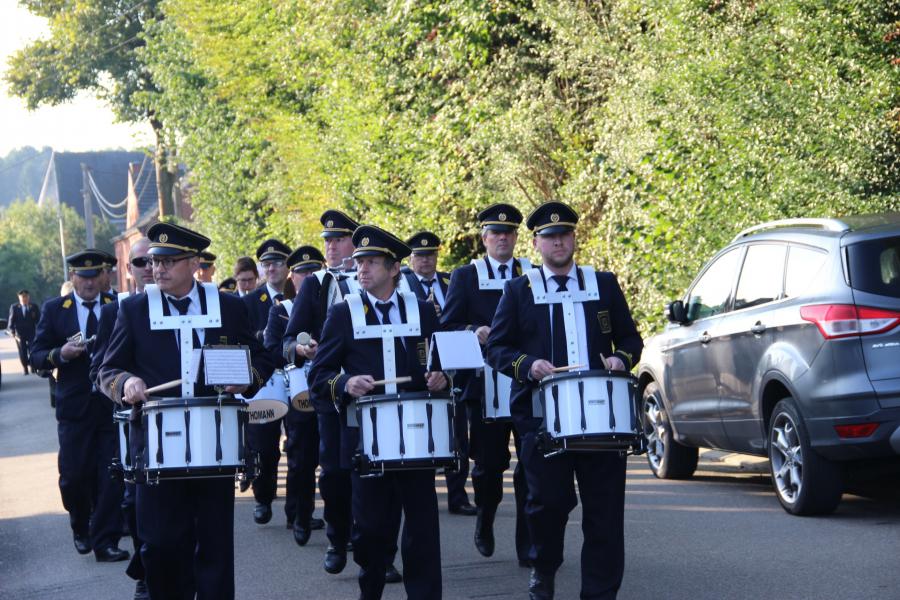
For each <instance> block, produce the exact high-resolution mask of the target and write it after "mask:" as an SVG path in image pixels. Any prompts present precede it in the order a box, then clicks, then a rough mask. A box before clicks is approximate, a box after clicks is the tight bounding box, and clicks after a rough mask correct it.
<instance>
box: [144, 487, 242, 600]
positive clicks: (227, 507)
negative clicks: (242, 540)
mask: <svg viewBox="0 0 900 600" xmlns="http://www.w3.org/2000/svg"><path fill="white" fill-rule="evenodd" d="M137 515H138V535H139V536H140V537H141V539H142V540H143V541H144V544H143V547H142V549H141V560H142V562H143V565H144V569H145V571H146V581H147V587H148V588H149V590H150V597H151V598H153V600H193V598H194V597H195V595H196V598H197V600H233V598H234V480H233V479H231V478H211V479H185V480H179V481H162V482H161V483H160V484H159V485H138V486H137Z"/></svg>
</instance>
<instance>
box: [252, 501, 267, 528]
mask: <svg viewBox="0 0 900 600" xmlns="http://www.w3.org/2000/svg"><path fill="white" fill-rule="evenodd" d="M253 520H254V521H256V522H257V523H259V524H260V525H265V524H266V523H268V522H269V521H271V520H272V505H271V504H264V503H262V502H257V503H256V508H254V509H253Z"/></svg>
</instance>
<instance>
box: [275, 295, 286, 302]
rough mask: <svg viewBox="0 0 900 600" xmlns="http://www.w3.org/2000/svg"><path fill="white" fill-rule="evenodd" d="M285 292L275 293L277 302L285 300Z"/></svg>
mask: <svg viewBox="0 0 900 600" xmlns="http://www.w3.org/2000/svg"><path fill="white" fill-rule="evenodd" d="M283 301H284V294H275V302H283Z"/></svg>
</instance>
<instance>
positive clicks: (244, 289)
mask: <svg viewBox="0 0 900 600" xmlns="http://www.w3.org/2000/svg"><path fill="white" fill-rule="evenodd" d="M233 274H234V281H235V283H236V284H237V295H238V296H240V297H241V298H243V297H244V296H246V295H247V294H249V293H250V292H252V291H253V290H255V289H256V282H257V281H259V270H258V269H257V268H256V262H255V261H254V260H253V259H252V258H250V257H249V256H242V257H240V258H238V259H237V261H235V263H234V271H233Z"/></svg>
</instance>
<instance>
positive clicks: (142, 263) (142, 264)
mask: <svg viewBox="0 0 900 600" xmlns="http://www.w3.org/2000/svg"><path fill="white" fill-rule="evenodd" d="M150 263H151V260H150V257H149V256H138V257H137V258H132V259H131V266H132V267H136V268H138V269H146V268H147V267H149V266H150Z"/></svg>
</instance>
